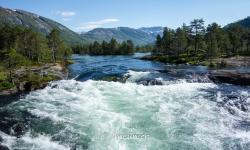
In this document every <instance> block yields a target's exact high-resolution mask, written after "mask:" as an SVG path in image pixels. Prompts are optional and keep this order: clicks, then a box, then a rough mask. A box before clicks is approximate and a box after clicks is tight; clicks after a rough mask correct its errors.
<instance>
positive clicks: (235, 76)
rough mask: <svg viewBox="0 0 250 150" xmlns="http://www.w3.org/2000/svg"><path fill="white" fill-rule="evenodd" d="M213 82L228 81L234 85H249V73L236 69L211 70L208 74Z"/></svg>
mask: <svg viewBox="0 0 250 150" xmlns="http://www.w3.org/2000/svg"><path fill="white" fill-rule="evenodd" d="M208 77H209V79H210V80H212V81H213V82H215V83H230V84H235V85H243V86H250V74H249V73H239V72H236V71H213V72H211V73H210V75H209V76H208Z"/></svg>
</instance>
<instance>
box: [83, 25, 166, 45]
mask: <svg viewBox="0 0 250 150" xmlns="http://www.w3.org/2000/svg"><path fill="white" fill-rule="evenodd" d="M162 30H163V28H162V27H151V28H139V29H134V28H128V27H118V28H96V29H93V30H91V31H89V32H86V33H82V34H81V36H82V38H85V39H90V40H91V41H92V42H93V41H99V42H101V41H103V40H105V41H109V40H110V39H111V38H115V39H117V40H118V41H119V42H122V41H125V40H132V41H133V42H134V43H135V44H136V45H146V44H153V43H154V42H155V38H156V35H157V34H158V33H161V32H162Z"/></svg>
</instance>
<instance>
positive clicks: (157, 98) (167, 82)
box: [0, 53, 250, 150]
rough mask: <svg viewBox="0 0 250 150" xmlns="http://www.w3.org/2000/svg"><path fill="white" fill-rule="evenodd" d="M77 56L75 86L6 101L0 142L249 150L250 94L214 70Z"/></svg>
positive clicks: (42, 148)
mask: <svg viewBox="0 0 250 150" xmlns="http://www.w3.org/2000/svg"><path fill="white" fill-rule="evenodd" d="M141 55H143V54H139V53H138V54H135V55H133V56H80V55H73V56H72V59H73V61H74V64H72V65H70V66H69V70H70V79H69V80H61V81H56V82H51V83H50V85H49V86H47V87H46V88H45V89H42V90H37V91H34V92H31V93H29V94H22V95H16V96H12V97H7V98H4V99H3V100H1V102H0V122H1V123H0V130H1V131H0V137H1V138H0V142H1V143H2V145H4V146H7V147H8V148H9V149H24V150H26V149H27V150H29V149H34V150H64V149H65V150H68V149H77V150H82V149H89V150H168V149H176V150H177V149H180V150H182V149H204V150H209V149H212V150H220V149H226V150H228V149H232V150H238V149H239V150H241V149H242V150H243V149H244V150H246V149H250V88H249V87H241V86H234V85H230V84H215V83H212V82H211V81H210V80H209V79H208V77H207V71H208V68H206V67H203V66H189V65H166V64H161V63H157V62H151V61H144V60H140V59H136V58H137V57H140V56H141Z"/></svg>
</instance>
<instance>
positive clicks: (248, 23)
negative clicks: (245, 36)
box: [225, 17, 250, 28]
mask: <svg viewBox="0 0 250 150" xmlns="http://www.w3.org/2000/svg"><path fill="white" fill-rule="evenodd" d="M233 25H241V26H242V27H245V28H250V17H246V18H244V19H242V20H239V21H237V22H234V23H230V24H228V25H226V26H225V27H230V26H233Z"/></svg>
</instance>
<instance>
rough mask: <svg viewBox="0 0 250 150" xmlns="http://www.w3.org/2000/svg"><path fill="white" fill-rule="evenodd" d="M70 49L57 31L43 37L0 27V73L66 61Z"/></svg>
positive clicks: (24, 30) (21, 28) (20, 29)
mask: <svg viewBox="0 0 250 150" xmlns="http://www.w3.org/2000/svg"><path fill="white" fill-rule="evenodd" d="M70 55H71V48H70V47H68V46H67V45H66V44H65V43H64V42H63V41H62V39H61V38H60V33H59V31H58V30H52V31H51V32H50V34H49V35H48V36H47V37H45V36H43V35H41V34H39V33H37V32H34V31H33V30H31V29H28V28H23V27H20V26H8V25H4V26H0V59H1V63H0V71H1V70H2V71H3V70H8V71H9V75H10V80H12V78H11V71H12V70H13V69H15V68H16V67H18V66H24V65H32V64H40V63H48V62H57V61H61V62H62V61H66V60H67V58H68V57H69V56H70Z"/></svg>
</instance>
